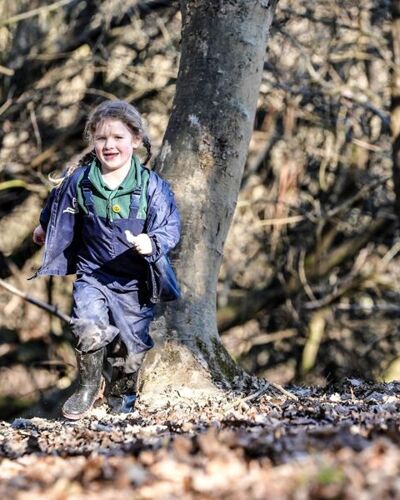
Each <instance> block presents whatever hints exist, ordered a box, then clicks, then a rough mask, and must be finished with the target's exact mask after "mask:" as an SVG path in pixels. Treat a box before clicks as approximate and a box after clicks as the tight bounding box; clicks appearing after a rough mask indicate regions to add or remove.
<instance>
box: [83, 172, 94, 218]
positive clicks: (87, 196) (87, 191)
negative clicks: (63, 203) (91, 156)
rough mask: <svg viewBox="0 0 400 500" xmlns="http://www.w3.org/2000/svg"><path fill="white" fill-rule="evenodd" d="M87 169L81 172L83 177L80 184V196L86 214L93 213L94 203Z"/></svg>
mask: <svg viewBox="0 0 400 500" xmlns="http://www.w3.org/2000/svg"><path fill="white" fill-rule="evenodd" d="M89 170H90V169H89V167H87V168H86V169H85V171H84V172H83V177H82V180H81V182H80V186H81V188H82V196H83V201H84V203H85V206H86V208H87V210H88V212H93V211H94V201H93V192H92V183H91V182H90V180H89Z"/></svg>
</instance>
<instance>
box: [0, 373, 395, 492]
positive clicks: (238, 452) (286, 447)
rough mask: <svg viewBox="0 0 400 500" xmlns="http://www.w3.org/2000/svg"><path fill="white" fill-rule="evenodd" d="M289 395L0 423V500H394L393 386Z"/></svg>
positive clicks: (354, 384)
mask: <svg viewBox="0 0 400 500" xmlns="http://www.w3.org/2000/svg"><path fill="white" fill-rule="evenodd" d="M290 392H291V394H292V395H293V396H295V397H296V398H297V400H294V399H293V398H290V397H287V396H285V395H284V394H282V393H279V392H278V391H276V390H270V391H268V392H265V391H264V393H263V391H258V393H255V394H253V396H250V397H247V398H246V399H244V398H236V399H235V398H233V396H232V397H227V398H226V399H225V400H224V401H221V400H218V401H217V400H212V398H210V400H209V401H208V402H207V401H203V402H202V403H196V402H194V401H193V400H189V399H186V398H181V400H180V401H179V399H177V398H174V403H173V404H172V403H170V404H167V405H164V406H163V405H160V408H154V406H153V407H152V409H150V407H148V406H146V404H145V402H143V401H142V402H141V401H139V402H138V404H137V407H136V411H135V412H134V413H131V414H129V415H125V416H112V415H110V414H107V412H106V409H105V408H106V407H105V405H101V406H98V407H96V408H94V410H93V411H92V414H91V415H90V416H89V417H87V418H85V419H82V420H80V421H78V422H72V421H65V420H63V419H57V418H56V419H45V418H39V417H35V418H32V419H28V418H26V419H25V418H17V419H15V420H14V421H12V422H1V423H0V455H1V459H0V498H4V499H9V498H13V499H14V498H17V499H22V500H25V499H36V498H43V499H51V500H58V499H80V498H93V499H94V498H96V499H112V500H115V498H116V497H117V498H118V499H125V498H127V499H128V498H129V499H132V498H138V499H139V498H140V499H157V500H158V499H176V498H179V499H190V498H201V499H208V498H210V499H211V498H224V499H274V500H275V499H286V498H288V499H289V498H290V499H308V498H313V499H319V498H321V499H322V498H323V499H333V498H346V499H352V498H357V499H359V500H361V499H369V498H371V499H380V500H381V499H386V498H400V448H399V445H400V432H399V430H400V419H399V409H400V383H396V382H393V383H390V384H373V383H366V382H362V381H360V380H357V379H347V380H346V381H345V382H344V383H343V384H341V385H340V386H337V387H331V388H329V389H322V388H308V387H307V388H306V387H291V388H290ZM228 396H229V395H228Z"/></svg>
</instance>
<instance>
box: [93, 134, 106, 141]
mask: <svg viewBox="0 0 400 500" xmlns="http://www.w3.org/2000/svg"><path fill="white" fill-rule="evenodd" d="M94 140H95V141H104V140H105V137H103V136H101V135H100V136H99V137H95V138H94Z"/></svg>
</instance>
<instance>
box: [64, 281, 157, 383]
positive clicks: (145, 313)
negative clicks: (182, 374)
mask: <svg viewBox="0 0 400 500" xmlns="http://www.w3.org/2000/svg"><path fill="white" fill-rule="evenodd" d="M73 299H74V306H73V314H72V317H73V322H72V331H73V333H74V335H75V336H76V340H77V348H78V349H79V350H80V351H82V352H90V351H95V350H97V349H100V348H102V347H107V346H109V345H110V344H111V343H112V342H113V341H114V340H115V339H116V338H117V336H119V338H120V340H121V341H122V343H123V344H124V347H125V350H126V359H125V360H124V361H123V362H122V360H116V361H115V362H114V363H113V364H114V365H121V364H123V365H124V369H125V371H126V372H127V373H131V372H134V371H136V370H137V368H138V365H140V362H141V359H142V358H143V355H144V353H145V352H146V351H148V350H149V349H151V348H152V347H153V345H154V343H153V340H152V339H151V337H150V335H149V326H150V322H151V320H152V319H153V317H154V305H153V304H152V303H151V302H149V300H148V297H147V296H146V294H141V292H140V291H139V290H125V291H124V290H123V289H122V290H114V289H111V288H109V287H107V286H106V285H105V284H103V283H101V282H100V281H99V280H98V279H96V278H95V277H94V276H86V275H82V276H79V277H78V279H77V280H76V281H75V283H74V288H73Z"/></svg>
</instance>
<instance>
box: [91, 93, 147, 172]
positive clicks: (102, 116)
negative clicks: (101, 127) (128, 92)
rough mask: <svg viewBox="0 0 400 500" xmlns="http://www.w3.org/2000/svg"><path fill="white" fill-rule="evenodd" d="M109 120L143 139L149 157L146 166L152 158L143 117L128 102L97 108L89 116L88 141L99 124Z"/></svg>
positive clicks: (105, 104) (100, 105)
mask: <svg viewBox="0 0 400 500" xmlns="http://www.w3.org/2000/svg"><path fill="white" fill-rule="evenodd" d="M107 118H114V119H116V120H120V121H121V122H123V123H124V124H125V125H126V126H127V127H128V128H129V129H130V130H131V132H132V133H133V134H134V135H139V136H140V137H141V138H142V142H143V146H144V147H145V148H146V151H147V157H146V159H145V161H144V162H143V164H144V165H146V163H147V162H148V161H149V160H150V158H151V144H150V140H149V138H148V136H147V134H146V131H145V128H144V125H143V120H142V117H141V116H140V113H139V111H138V110H137V109H136V108H135V106H132V104H129V103H128V102H126V101H119V100H115V101H104V102H102V103H101V104H99V106H97V108H95V109H94V110H93V111H92V112H91V113H90V115H89V117H88V119H87V121H86V125H85V131H84V135H85V138H86V140H88V141H90V140H91V139H92V137H93V134H94V132H95V130H96V127H97V125H98V124H99V123H101V122H102V121H103V120H106V119H107Z"/></svg>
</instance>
